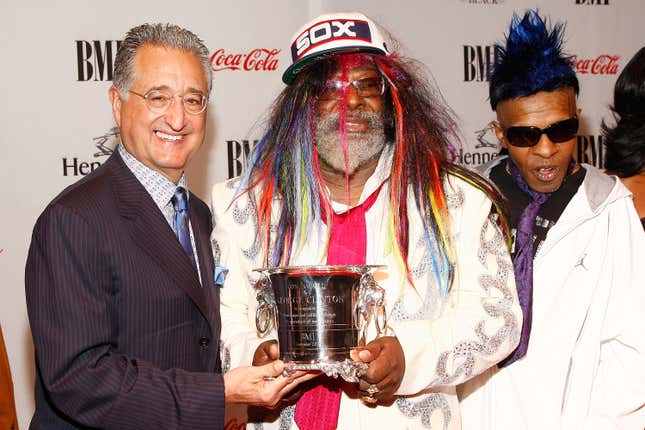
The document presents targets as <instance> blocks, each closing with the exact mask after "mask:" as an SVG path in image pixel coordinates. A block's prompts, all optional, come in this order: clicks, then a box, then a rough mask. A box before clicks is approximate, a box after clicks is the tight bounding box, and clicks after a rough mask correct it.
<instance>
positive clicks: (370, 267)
mask: <svg viewBox="0 0 645 430" xmlns="http://www.w3.org/2000/svg"><path fill="white" fill-rule="evenodd" d="M385 267H386V266H385V265H384V264H339V265H336V264H311V265H302V266H276V267H261V268H258V269H253V271H254V272H260V273H266V274H269V275H273V274H276V273H292V272H307V271H312V272H318V273H321V272H322V273H333V272H337V271H346V272H353V273H358V274H361V275H363V274H365V273H369V272H370V271H374V270H376V269H382V268H385Z"/></svg>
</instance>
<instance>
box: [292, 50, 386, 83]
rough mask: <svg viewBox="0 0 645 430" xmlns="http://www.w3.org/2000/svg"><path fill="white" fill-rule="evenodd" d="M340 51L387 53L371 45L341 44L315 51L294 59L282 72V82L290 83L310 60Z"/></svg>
mask: <svg viewBox="0 0 645 430" xmlns="http://www.w3.org/2000/svg"><path fill="white" fill-rule="evenodd" d="M340 52H343V53H350V54H351V53H356V52H366V53H370V54H380V55H387V53H386V52H385V51H384V50H382V49H379V48H375V47H372V46H342V47H338V48H329V49H325V50H323V51H320V52H316V53H315V54H311V55H309V56H306V57H305V58H303V59H301V60H299V61H296V62H295V63H293V64H292V65H290V66H289V67H287V70H285V71H284V73H283V74H282V82H284V83H285V84H287V85H289V84H291V83H292V82H293V81H294V80H295V79H296V75H298V73H300V71H301V70H302V69H304V68H305V67H306V66H307V65H308V64H309V63H311V62H312V61H315V60H320V59H321V58H324V57H330V56H332V55H335V54H338V53H340Z"/></svg>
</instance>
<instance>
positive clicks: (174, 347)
mask: <svg viewBox="0 0 645 430" xmlns="http://www.w3.org/2000/svg"><path fill="white" fill-rule="evenodd" d="M210 68H211V65H210V61H209V52H208V49H207V48H206V46H205V45H204V43H203V42H202V41H201V40H200V39H199V38H198V37H197V36H196V35H195V34H193V33H192V32H190V31H189V30H186V29H183V28H181V27H178V26H176V25H172V24H144V25H140V26H137V27H135V28H132V29H131V30H130V31H129V32H128V33H127V34H126V37H125V39H124V40H123V43H122V44H121V45H120V48H119V50H118V52H117V55H116V60H115V71H114V85H113V86H112V87H111V88H110V90H109V96H110V101H111V103H112V111H113V115H114V119H115V121H116V123H117V125H118V126H119V129H120V134H121V143H120V144H119V145H118V147H117V149H116V150H115V151H114V153H113V154H112V155H111V157H110V158H109V159H108V160H107V161H106V162H105V163H104V164H103V165H102V166H101V167H100V168H99V169H96V170H95V171H94V172H92V173H91V174H89V175H87V176H86V177H85V178H83V179H82V180H80V181H79V182H77V183H76V184H73V185H72V186H70V187H69V188H67V189H66V190H65V191H63V192H62V193H61V194H60V195H59V196H58V197H57V198H56V199H55V200H54V201H53V202H52V203H51V204H50V205H49V206H48V207H47V208H46V209H45V211H44V212H43V214H42V215H41V216H40V218H39V219H38V222H37V224H36V227H35V228H34V234H33V238H32V243H31V247H30V250H29V257H28V260H27V267H26V270H25V272H26V274H25V286H26V292H27V308H28V311H29V320H30V323H31V331H32V334H33V337H34V345H35V356H36V364H37V365H36V369H37V376H36V393H35V397H36V411H35V413H34V417H33V419H32V421H31V425H30V427H29V428H30V429H32V430H39V429H46V430H57V429H61V430H62V429H66V430H69V429H81V428H83V429H85V428H101V429H115V430H128V429H136V430H160V429H186V430H199V429H203V430H217V429H222V428H224V415H225V404H226V403H253V404H260V405H266V406H272V405H275V404H276V403H277V401H278V400H279V398H280V397H281V396H282V395H284V394H285V393H287V392H288V391H290V390H291V389H293V388H294V387H295V386H296V385H297V383H298V382H299V381H301V380H302V379H307V377H309V375H303V374H302V372H300V373H294V374H292V375H289V376H284V377H283V376H281V375H282V370H283V368H284V367H283V364H282V363H281V362H275V363H271V364H268V365H266V366H262V367H259V366H257V367H251V366H246V367H242V368H236V369H229V371H228V372H227V373H226V374H223V373H222V371H221V365H220V348H219V338H220V325H221V323H220V310H219V286H220V285H221V280H220V276H219V275H218V274H219V272H218V270H217V269H216V267H215V265H214V263H213V255H212V252H211V248H210V241H209V235H210V233H211V230H212V224H211V214H210V211H209V210H208V206H207V205H206V204H205V203H204V202H202V201H201V200H200V199H199V198H198V197H197V196H195V195H193V194H192V193H190V192H189V191H188V189H187V187H186V178H185V175H184V170H185V168H186V165H187V163H188V162H189V161H190V160H191V159H192V158H193V157H194V155H195V153H196V152H197V151H198V150H199V148H200V147H201V145H202V143H203V141H204V133H205V129H206V113H207V110H206V107H207V101H208V94H209V92H210V87H211V79H212V78H211V69H210Z"/></svg>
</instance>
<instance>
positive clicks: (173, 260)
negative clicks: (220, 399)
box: [105, 152, 215, 328]
mask: <svg viewBox="0 0 645 430" xmlns="http://www.w3.org/2000/svg"><path fill="white" fill-rule="evenodd" d="M105 164H106V167H107V168H108V169H109V171H110V172H111V173H112V174H111V179H112V187H113V192H114V196H115V203H116V206H117V209H118V211H119V213H120V214H121V217H122V218H123V221H124V223H125V224H126V225H127V227H128V230H129V232H130V236H131V238H132V240H133V242H134V243H135V244H136V245H137V246H139V247H140V248H141V249H142V250H143V251H144V252H146V253H147V254H148V255H149V256H150V258H151V259H152V260H153V261H155V263H156V264H157V265H158V266H159V267H160V268H161V269H162V270H163V271H165V272H166V273H167V274H168V276H169V278H170V279H172V280H173V281H174V282H175V284H176V285H177V287H178V288H180V289H182V290H183V291H184V292H185V293H186V294H187V295H188V296H189V297H190V298H191V300H192V301H193V302H195V304H196V305H197V307H198V308H199V310H200V311H201V313H202V314H203V315H204V317H205V318H206V319H207V320H208V321H209V323H210V325H211V327H213V328H214V327H215V321H214V315H213V313H212V312H211V309H210V308H209V306H208V303H209V302H210V301H207V300H206V298H205V294H204V289H203V288H202V286H201V284H200V282H199V278H198V275H197V270H195V267H194V266H193V264H192V262H191V261H190V259H189V258H188V256H187V255H186V253H185V252H184V250H183V248H182V247H181V245H180V244H179V241H178V240H177V239H176V237H175V234H174V233H173V231H172V228H171V227H170V225H169V224H168V222H167V221H166V219H165V218H164V216H163V214H162V213H161V211H160V210H159V208H158V207H157V205H156V204H155V203H154V201H153V200H152V198H151V197H150V194H148V192H147V191H146V190H145V188H144V187H143V186H142V185H141V183H140V182H139V181H138V180H137V178H136V177H135V176H134V175H133V174H132V172H131V171H130V170H129V169H128V168H127V166H126V165H125V164H124V162H123V160H122V159H121V157H120V156H119V154H118V153H116V152H115V153H114V154H112V156H111V157H110V158H109V159H108V161H107V162H106V163H105ZM190 208H191V213H193V214H195V215H197V210H192V209H193V205H191V206H190ZM194 218H195V219H194V221H193V220H192V219H191V223H192V224H193V229H194V235H195V240H196V244H197V248H198V252H199V264H200V267H201V271H202V274H203V277H204V287H206V286H207V285H208V286H210V284H211V283H212V279H210V278H211V277H212V274H211V272H212V266H209V265H208V264H207V261H208V256H207V255H205V252H210V251H209V250H208V249H207V248H208V247H207V246H205V245H204V243H203V242H204V240H202V238H203V237H207V236H208V233H207V232H204V231H202V230H204V229H206V228H207V227H205V226H204V225H202V224H203V222H202V221H201V220H200V217H197V216H195V217H194ZM211 258H212V257H211ZM209 267H211V269H209Z"/></svg>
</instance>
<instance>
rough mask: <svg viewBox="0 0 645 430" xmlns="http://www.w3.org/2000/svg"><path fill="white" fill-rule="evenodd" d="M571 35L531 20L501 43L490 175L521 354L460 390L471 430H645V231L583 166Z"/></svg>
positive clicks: (517, 24)
mask: <svg viewBox="0 0 645 430" xmlns="http://www.w3.org/2000/svg"><path fill="white" fill-rule="evenodd" d="M563 30H564V26H563V25H562V24H556V25H554V26H553V27H552V28H549V24H548V22H546V21H545V20H544V19H543V18H541V17H540V16H539V15H538V13H537V12H536V11H528V12H526V13H525V15H524V16H523V17H522V18H520V17H518V16H514V17H513V20H512V21H511V25H510V30H509V34H508V37H507V38H506V41H505V43H504V44H503V45H497V46H496V51H497V52H496V54H497V55H496V61H495V64H494V68H493V71H492V75H491V80H490V103H491V107H492V108H493V110H495V111H496V112H497V120H496V121H494V122H493V125H494V127H495V131H496V133H497V137H498V138H499V141H500V143H501V145H502V147H504V148H506V149H507V150H508V154H509V156H508V157H500V158H497V159H496V160H495V161H494V162H493V163H492V164H491V165H490V166H488V167H487V169H486V173H487V175H488V176H489V177H490V179H492V180H493V182H495V184H496V185H497V186H498V187H499V189H500V190H501V191H502V193H503V194H504V195H505V196H506V197H507V199H508V208H509V215H510V224H511V227H512V231H513V233H514V234H513V235H514V249H513V253H514V267H515V277H516V283H517V290H518V294H519V298H520V303H521V305H522V308H523V311H524V323H523V329H522V335H521V339H520V345H519V346H518V348H517V349H516V350H515V351H514V352H513V354H511V355H510V356H509V357H508V358H506V359H505V360H503V361H502V362H501V363H500V364H499V365H498V366H497V367H494V368H492V369H490V370H489V371H487V372H485V373H484V374H482V375H480V376H479V377H477V378H475V379H472V380H470V381H469V382H467V383H466V384H465V385H464V386H463V387H460V391H459V394H460V399H461V400H462V409H463V420H464V421H463V423H464V428H465V429H477V430H480V429H483V430H486V429H491V430H505V429H509V430H510V429H512V430H519V429H585V430H587V429H608V428H621V429H635V430H636V429H638V430H642V429H643V428H644V427H645V383H644V381H645V332H644V331H643V310H644V309H645V265H644V264H643V262H644V261H645V235H644V234H643V229H642V227H641V225H640V221H639V219H638V216H637V215H636V212H635V210H634V206H633V204H632V200H631V195H630V193H629V192H628V190H627V189H626V188H625V187H624V186H623V185H622V184H621V183H620V181H619V180H618V179H617V178H616V177H609V176H606V175H605V174H603V173H602V172H601V171H599V170H598V169H595V168H594V167H592V166H589V165H581V164H578V163H576V161H575V160H574V158H573V154H574V149H575V145H576V134H577V131H578V122H579V118H580V113H581V110H580V109H579V108H578V107H577V106H576V96H577V94H578V80H577V78H576V75H575V71H574V69H573V63H572V62H571V60H570V59H569V57H567V56H565V55H564V54H563V53H562V40H563ZM462 388H463V389H462Z"/></svg>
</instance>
